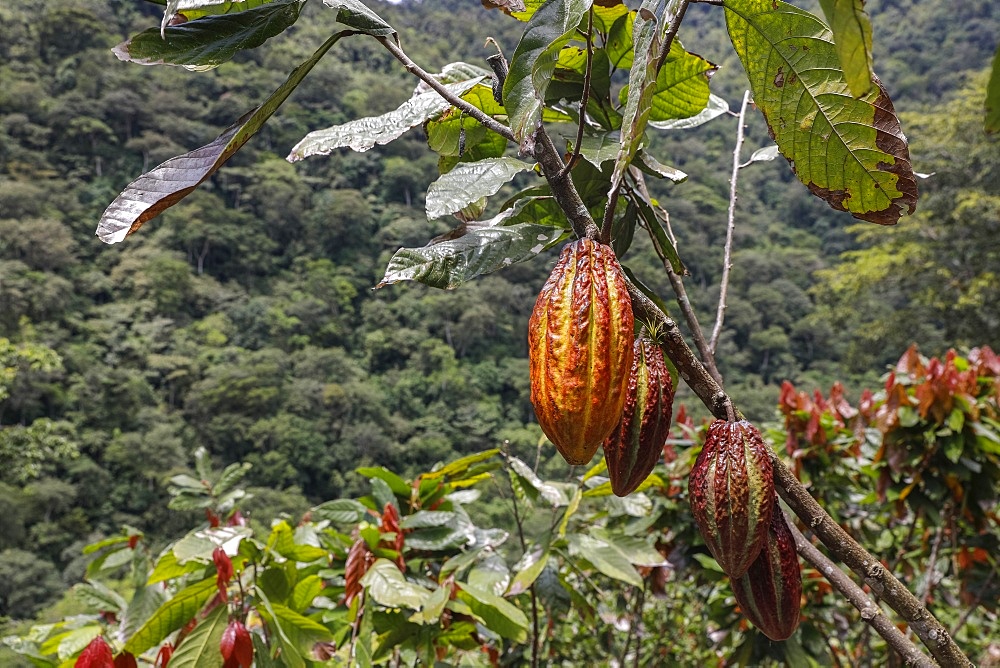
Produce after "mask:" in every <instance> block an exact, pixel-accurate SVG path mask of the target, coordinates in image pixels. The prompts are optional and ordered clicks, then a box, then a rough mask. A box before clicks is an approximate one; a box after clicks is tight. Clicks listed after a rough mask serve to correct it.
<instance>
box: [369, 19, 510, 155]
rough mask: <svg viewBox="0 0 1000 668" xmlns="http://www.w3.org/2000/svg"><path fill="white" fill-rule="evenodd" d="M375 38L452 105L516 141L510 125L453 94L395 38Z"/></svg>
mask: <svg viewBox="0 0 1000 668" xmlns="http://www.w3.org/2000/svg"><path fill="white" fill-rule="evenodd" d="M375 39H376V40H378V42H379V43H380V44H381V45H382V46H384V47H385V48H386V49H388V51H389V53H391V54H392V55H393V56H395V58H396V60H398V61H399V62H401V63H402V64H403V67H405V68H406V71H407V72H409V73H410V74H412V75H413V76H415V77H417V78H418V79H420V80H421V81H423V82H424V83H425V84H427V85H428V86H430V87H431V88H433V89H434V90H436V91H437V92H438V94H439V95H440V96H441V97H443V98H444V99H446V100H448V101H449V102H451V104H452V106H454V107H457V108H458V109H461V110H462V111H464V112H465V113H467V114H468V115H469V116H472V117H473V118H474V119H476V120H477V121H479V122H480V123H482V124H483V125H484V126H486V128H488V129H490V130H493V132H495V133H497V134H498V135H500V136H501V137H504V138H506V139H507V140H508V141H514V133H513V132H512V131H511V129H510V128H509V127H507V126H506V125H504V124H503V123H501V122H500V121H498V120H496V119H495V118H493V117H492V116H488V115H486V114H484V113H483V112H482V111H481V110H479V109H477V108H476V107H474V106H473V105H471V104H469V103H468V102H466V101H465V100H463V99H462V98H460V97H459V96H457V95H455V94H453V93H452V92H451V91H450V90H448V89H447V88H446V87H445V86H444V84H442V83H441V82H440V81H438V80H437V79H435V78H434V77H433V76H432V75H431V74H429V73H427V72H426V71H425V70H423V69H422V68H421V67H420V66H419V65H417V64H416V63H414V62H413V61H412V60H410V57H409V56H408V55H406V52H404V51H403V49H402V48H400V46H399V44H397V43H396V41H395V40H393V39H390V38H389V37H382V36H380V37H376V38H375Z"/></svg>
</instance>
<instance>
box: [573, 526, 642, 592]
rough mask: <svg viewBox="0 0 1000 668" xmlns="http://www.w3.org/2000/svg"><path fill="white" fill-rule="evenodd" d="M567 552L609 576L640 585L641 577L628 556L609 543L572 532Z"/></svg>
mask: <svg viewBox="0 0 1000 668" xmlns="http://www.w3.org/2000/svg"><path fill="white" fill-rule="evenodd" d="M569 552H570V554H571V555H573V556H574V557H577V558H582V559H585V560H586V561H588V562H590V563H591V564H592V565H593V566H594V568H596V569H597V570H598V571H600V572H601V573H603V574H604V575H607V576H608V577H609V578H614V579H615V580H621V581H622V582H627V583H628V584H630V585H634V586H636V587H641V586H642V578H641V577H640V576H639V573H638V572H637V571H636V570H635V568H633V567H632V564H631V563H630V562H629V560H628V558H627V557H626V556H625V555H624V554H622V553H621V552H620V551H618V550H617V549H615V548H614V546H613V545H611V544H610V543H607V542H605V541H603V540H600V539H597V538H594V537H593V536H587V535H581V534H572V535H570V537H569Z"/></svg>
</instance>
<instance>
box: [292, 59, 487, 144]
mask: <svg viewBox="0 0 1000 668" xmlns="http://www.w3.org/2000/svg"><path fill="white" fill-rule="evenodd" d="M480 81H482V77H476V78H474V79H470V80H468V81H461V82H458V83H453V84H448V85H447V88H448V90H449V91H450V92H451V93H453V94H455V95H462V94H464V93H465V92H467V91H468V90H469V89H471V88H472V87H473V86H475V85H476V84H477V83H479V82H480ZM450 106H451V103H450V102H448V100H446V99H444V98H443V97H441V95H440V94H438V92H437V91H433V90H431V91H428V92H426V93H420V94H419V95H415V96H413V97H411V98H410V99H409V100H407V101H406V102H404V103H403V104H401V105H399V107H397V108H396V109H394V110H392V111H390V112H388V113H386V114H382V115H381V116H370V117H368V118H358V119H355V120H353V121H348V122H347V123H344V124H342V125H334V126H333V127H330V128H326V129H325V130H315V131H313V132H310V133H309V134H307V135H306V136H305V137H303V138H302V140H301V141H300V142H299V143H298V144H296V145H295V147H294V148H292V152H291V153H290V154H289V155H288V161H289V162H297V161H299V160H302V159H303V158H308V157H309V156H312V155H329V154H330V153H331V152H332V151H334V150H335V149H338V148H351V149H353V150H355V151H367V150H368V149H370V148H372V147H373V146H375V145H376V144H388V143H389V142H391V141H392V140H394V139H396V138H398V137H400V136H401V135H402V134H403V133H404V132H406V131H407V130H409V129H410V128H413V127H416V126H418V125H420V124H421V123H423V122H424V121H427V120H428V119H431V118H433V117H435V116H437V115H438V114H440V113H441V112H442V111H444V110H445V109H447V108H448V107H450Z"/></svg>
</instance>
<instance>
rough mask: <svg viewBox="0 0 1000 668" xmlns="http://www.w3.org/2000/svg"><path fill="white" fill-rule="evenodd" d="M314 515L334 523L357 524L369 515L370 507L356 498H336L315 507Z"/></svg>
mask: <svg viewBox="0 0 1000 668" xmlns="http://www.w3.org/2000/svg"><path fill="white" fill-rule="evenodd" d="M312 516H313V517H314V518H316V519H317V520H327V521H328V522H333V523H334V524H357V523H358V522H360V521H361V520H363V519H365V518H366V517H368V509H367V508H365V507H364V505H362V504H361V503H360V502H359V501H355V500H354V499H336V500H334V501H327V502H326V503H321V504H320V505H318V506H316V507H315V508H313V509H312Z"/></svg>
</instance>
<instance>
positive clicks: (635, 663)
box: [622, 580, 646, 668]
mask: <svg viewBox="0 0 1000 668" xmlns="http://www.w3.org/2000/svg"><path fill="white" fill-rule="evenodd" d="M645 605H646V581H645V580H643V581H642V589H640V590H639V602H638V604H637V605H636V620H635V622H634V623H633V626H634V628H635V658H634V659H633V660H632V668H639V660H640V658H641V657H642V628H641V627H642V609H643V607H644V606H645ZM629 632H630V633H631V629H630V630H629ZM624 660H625V657H624V656H623V657H622V661H624Z"/></svg>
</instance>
